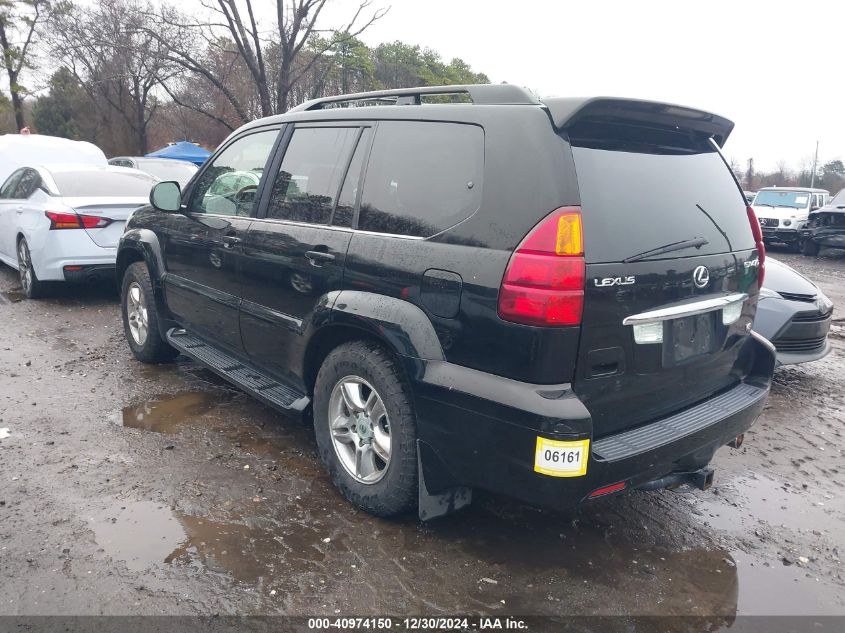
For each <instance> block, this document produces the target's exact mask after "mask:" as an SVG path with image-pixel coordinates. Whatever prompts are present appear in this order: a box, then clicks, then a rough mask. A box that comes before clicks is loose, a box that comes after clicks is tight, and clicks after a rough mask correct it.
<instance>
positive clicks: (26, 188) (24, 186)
mask: <svg viewBox="0 0 845 633" xmlns="http://www.w3.org/2000/svg"><path fill="white" fill-rule="evenodd" d="M40 185H41V176H39V175H38V172H37V171H35V170H34V169H25V170H24V172H23V175H22V176H21V179H20V180H19V181H18V186H17V187H16V188H15V193H14V194H13V195H12V197H13V198H18V199H21V200H25V199H26V198H29V196H31V195H32V194H33V193H35V190H36V189H38V187H39V186H40Z"/></svg>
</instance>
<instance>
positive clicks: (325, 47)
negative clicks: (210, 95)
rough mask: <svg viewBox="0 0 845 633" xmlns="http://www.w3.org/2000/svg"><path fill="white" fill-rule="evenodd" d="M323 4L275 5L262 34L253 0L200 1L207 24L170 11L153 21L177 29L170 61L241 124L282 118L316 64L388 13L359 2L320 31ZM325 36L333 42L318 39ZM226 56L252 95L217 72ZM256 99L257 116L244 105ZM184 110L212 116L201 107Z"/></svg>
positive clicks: (290, 0) (278, 1)
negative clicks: (220, 99) (216, 96)
mask: <svg viewBox="0 0 845 633" xmlns="http://www.w3.org/2000/svg"><path fill="white" fill-rule="evenodd" d="M328 1H329V0H275V9H276V10H275V15H274V19H273V20H272V22H273V24H272V25H268V27H267V28H266V30H265V29H264V28H263V27H262V26H261V25H259V23H258V20H257V18H256V14H255V10H254V4H255V0H203V6H204V7H205V8H206V9H207V10H208V11H209V12H210V13H211V14H212V16H213V17H212V19H211V20H208V21H206V20H201V21H198V20H196V19H193V18H191V17H189V16H187V15H184V14H183V13H182V12H180V11H179V10H178V9H176V8H175V7H173V6H172V5H171V6H167V5H165V6H164V7H163V8H162V9H161V10H160V11H159V12H158V13H157V17H158V19H159V21H160V22H161V23H162V24H166V25H168V26H169V27H172V28H173V29H175V31H172V32H170V33H168V35H167V39H168V41H167V44H168V46H170V47H171V48H170V53H169V59H170V60H171V61H173V62H175V63H177V64H179V65H180V66H181V67H182V68H184V69H185V70H188V71H190V72H191V73H193V74H195V75H197V76H199V77H202V78H203V80H204V81H206V82H207V83H208V84H209V85H211V86H212V87H214V88H216V89H217V90H218V91H219V92H220V93H221V94H222V95H223V96H224V97H225V98H226V99H227V100H228V101H229V105H230V106H231V109H232V111H233V112H234V113H235V116H236V117H237V119H238V120H237V121H235V122H234V123H235V124H236V125H238V124H241V123H244V122H246V121H248V120H250V119H252V118H255V116H256V115H257V116H269V115H271V114H276V113H281V112H285V111H286V110H287V109H288V108H289V107H291V105H292V97H293V91H294V88H295V87H296V86H297V84H298V82H300V81H301V80H302V79H303V77H305V76H306V75H307V74H308V73H309V72H310V71H311V69H312V67H313V66H314V65H316V64H317V63H319V62H320V60H322V59H323V58H324V57H325V56H326V55H327V54H329V53H330V52H331V51H332V50H335V49H337V48H338V47H339V46H340V45H342V44H343V43H344V41H350V40H354V38H356V37H357V36H358V35H360V34H361V33H362V32H363V31H365V30H366V29H367V28H368V27H369V26H371V25H372V24H373V23H374V22H376V21H377V20H379V19H381V18H382V17H383V16H384V15H385V14H386V13H387V9H371V4H372V0H362V2H361V3H360V4H359V5H358V7H357V9H356V10H355V12H354V14H353V15H352V16H351V18H350V19H349V20H348V21H347V22H346V23H345V24H342V25H339V26H336V27H334V28H322V27H320V26H318V22H319V20H320V16H321V14H322V12H323V9H324V8H325V6H326V4H327V3H328ZM156 33H160V32H156ZM156 33H154V35H155V34H156ZM325 33H331V34H332V36H330V37H321V34H325ZM338 34H340V35H338ZM157 36H158V37H159V38H160V39H164V36H162V35H160V34H159V35H157ZM306 50H307V55H304V53H305V52H306ZM226 56H234V57H235V58H236V59H237V64H236V65H240V66H242V67H243V69H244V70H245V74H246V76H247V77H248V78H249V81H250V88H251V95H249V96H245V95H243V94H238V91H237V90H233V89H232V86H231V85H230V83H229V82H228V81H227V78H226V77H225V76H221V75H220V74H219V73H218V72H216V71H217V68H216V67H215V63H214V62H215V60H219V59H220V58H221V57H226ZM303 60H306V61H304V63H303ZM171 92H172V93H173V94H171V96H174V95H175V92H174V91H171ZM253 97H254V101H255V105H256V106H257V107H256V112H253V111H252V109H251V108H250V103H248V101H249V100H251V99H252V98H253ZM185 105H186V106H187V107H191V108H192V109H194V110H196V111H201V112H204V113H206V114H208V115H209V116H211V117H213V118H214V116H215V115H214V113H212V112H209V111H208V110H207V109H206V108H205V107H204V106H203V105H200V104H196V103H192V104H188V103H187V102H186V103H185Z"/></svg>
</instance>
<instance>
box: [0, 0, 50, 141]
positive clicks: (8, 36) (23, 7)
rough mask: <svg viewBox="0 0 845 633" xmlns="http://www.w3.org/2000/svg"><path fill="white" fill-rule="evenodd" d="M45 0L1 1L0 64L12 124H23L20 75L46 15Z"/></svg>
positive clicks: (46, 4) (46, 1)
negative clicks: (7, 91) (12, 113)
mask: <svg viewBox="0 0 845 633" xmlns="http://www.w3.org/2000/svg"><path fill="white" fill-rule="evenodd" d="M49 9H50V3H49V1H48V0H0V51H1V52H2V58H0V67H2V68H3V69H4V70H5V71H6V75H7V77H8V79H9V92H10V93H11V95H12V107H13V108H14V111H15V124H16V125H17V128H18V129H19V130H20V129H21V128H23V127H25V125H26V123H25V121H24V112H23V95H22V93H23V88H22V86H21V84H20V76H21V73H22V72H23V70H24V69H25V68H27V67H28V66H30V64H31V59H30V58H31V54H32V47H33V45H34V42H35V39H36V36H37V33H38V29H39V27H40V26H41V24H42V22H43V21H44V19H45V18H46V16H47V15H48V12H49Z"/></svg>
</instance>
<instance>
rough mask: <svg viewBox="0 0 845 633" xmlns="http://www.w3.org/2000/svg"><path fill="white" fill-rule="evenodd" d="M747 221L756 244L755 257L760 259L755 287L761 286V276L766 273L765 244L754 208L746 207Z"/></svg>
mask: <svg viewBox="0 0 845 633" xmlns="http://www.w3.org/2000/svg"><path fill="white" fill-rule="evenodd" d="M746 211H747V212H748V222H749V223H750V224H751V233H752V234H753V235H754V244H755V245H756V246H757V259H759V260H760V267H759V269H758V271H757V287H758V288H762V287H763V277H765V275H766V245H765V244H764V243H763V230H762V229H761V228H760V221H759V220H758V219H757V214H755V213H754V209H752V208H751V207H746Z"/></svg>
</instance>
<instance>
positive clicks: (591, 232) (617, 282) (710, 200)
mask: <svg viewBox="0 0 845 633" xmlns="http://www.w3.org/2000/svg"><path fill="white" fill-rule="evenodd" d="M640 134H643V133H642V132H640ZM630 141H631V139H630V138H627V139H626V141H625V142H615V141H613V139H612V137H611V138H610V139H603V140H601V141H597V140H596V139H595V138H593V137H590V138H585V139H579V138H578V137H577V136H576V137H574V138H572V139H571V142H572V153H573V157H574V160H575V166H576V172H577V176H578V184H579V189H580V193H581V210H582V216H583V227H584V250H585V259H586V263H587V267H586V288H585V300H584V314H583V326H582V332H581V340H580V346H579V357H578V367H577V372H576V380H575V391H576V392H577V393H578V395H579V396H580V397H581V398H582V399H583V400H584V402H585V404H586V405H587V407H588V409H589V410H590V412H591V413H592V415H593V420H594V428H595V434H596V436H597V437H600V436H602V435H605V434H609V433H613V432H615V431H618V430H620V429H622V428H626V427H630V426H634V425H637V424H639V423H642V422H645V421H648V420H652V419H654V418H657V417H661V416H663V415H666V414H668V413H670V412H672V411H675V410H678V409H680V408H682V407H684V406H687V405H690V404H693V403H695V402H698V401H700V400H702V399H705V398H707V397H708V396H710V395H712V394H714V393H716V392H718V391H720V390H722V389H725V388H727V387H729V386H732V385H734V384H736V383H737V382H738V380H739V379H740V378H741V376H738V375H737V374H736V373H735V372H734V370H733V366H734V362H735V361H736V359H737V356H738V352H739V348H740V345H741V343H742V341H743V340H744V337H745V336H747V331H746V327H748V326H749V324H750V322H751V319H752V317H753V307H752V304H753V303H755V302H756V297H755V298H754V299H753V300H745V301H742V300H741V299H742V297H743V296H744V295H748V294H751V295H756V275H757V267H756V264H757V253H756V250H755V245H754V239H753V235H752V233H751V228H750V225H749V220H748V216H747V213H746V208H745V200H744V197H743V195H742V192H741V191H740V190H739V188H738V186H737V184H736V182H735V180H734V178H733V176H732V175H731V173H730V171H729V169H728V167H727V166H726V165H725V163H724V161H723V160H722V158H721V156H720V155H719V153H718V152H716V151H715V149H713V148H711V147H709V145H708V144H705V143H701V144H696V145H694V146H693V147H666V146H665V145H662V144H661V145H657V144H655V145H652V144H650V143H649V142H648V132H645V138H644V139H639V140H638V141H637V142H636V143H631V142H630ZM732 300H733V301H732ZM722 302H731V303H729V304H728V305H726V306H725V309H713V306H714V305H722ZM740 311H742V316H740ZM673 315H676V316H673Z"/></svg>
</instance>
